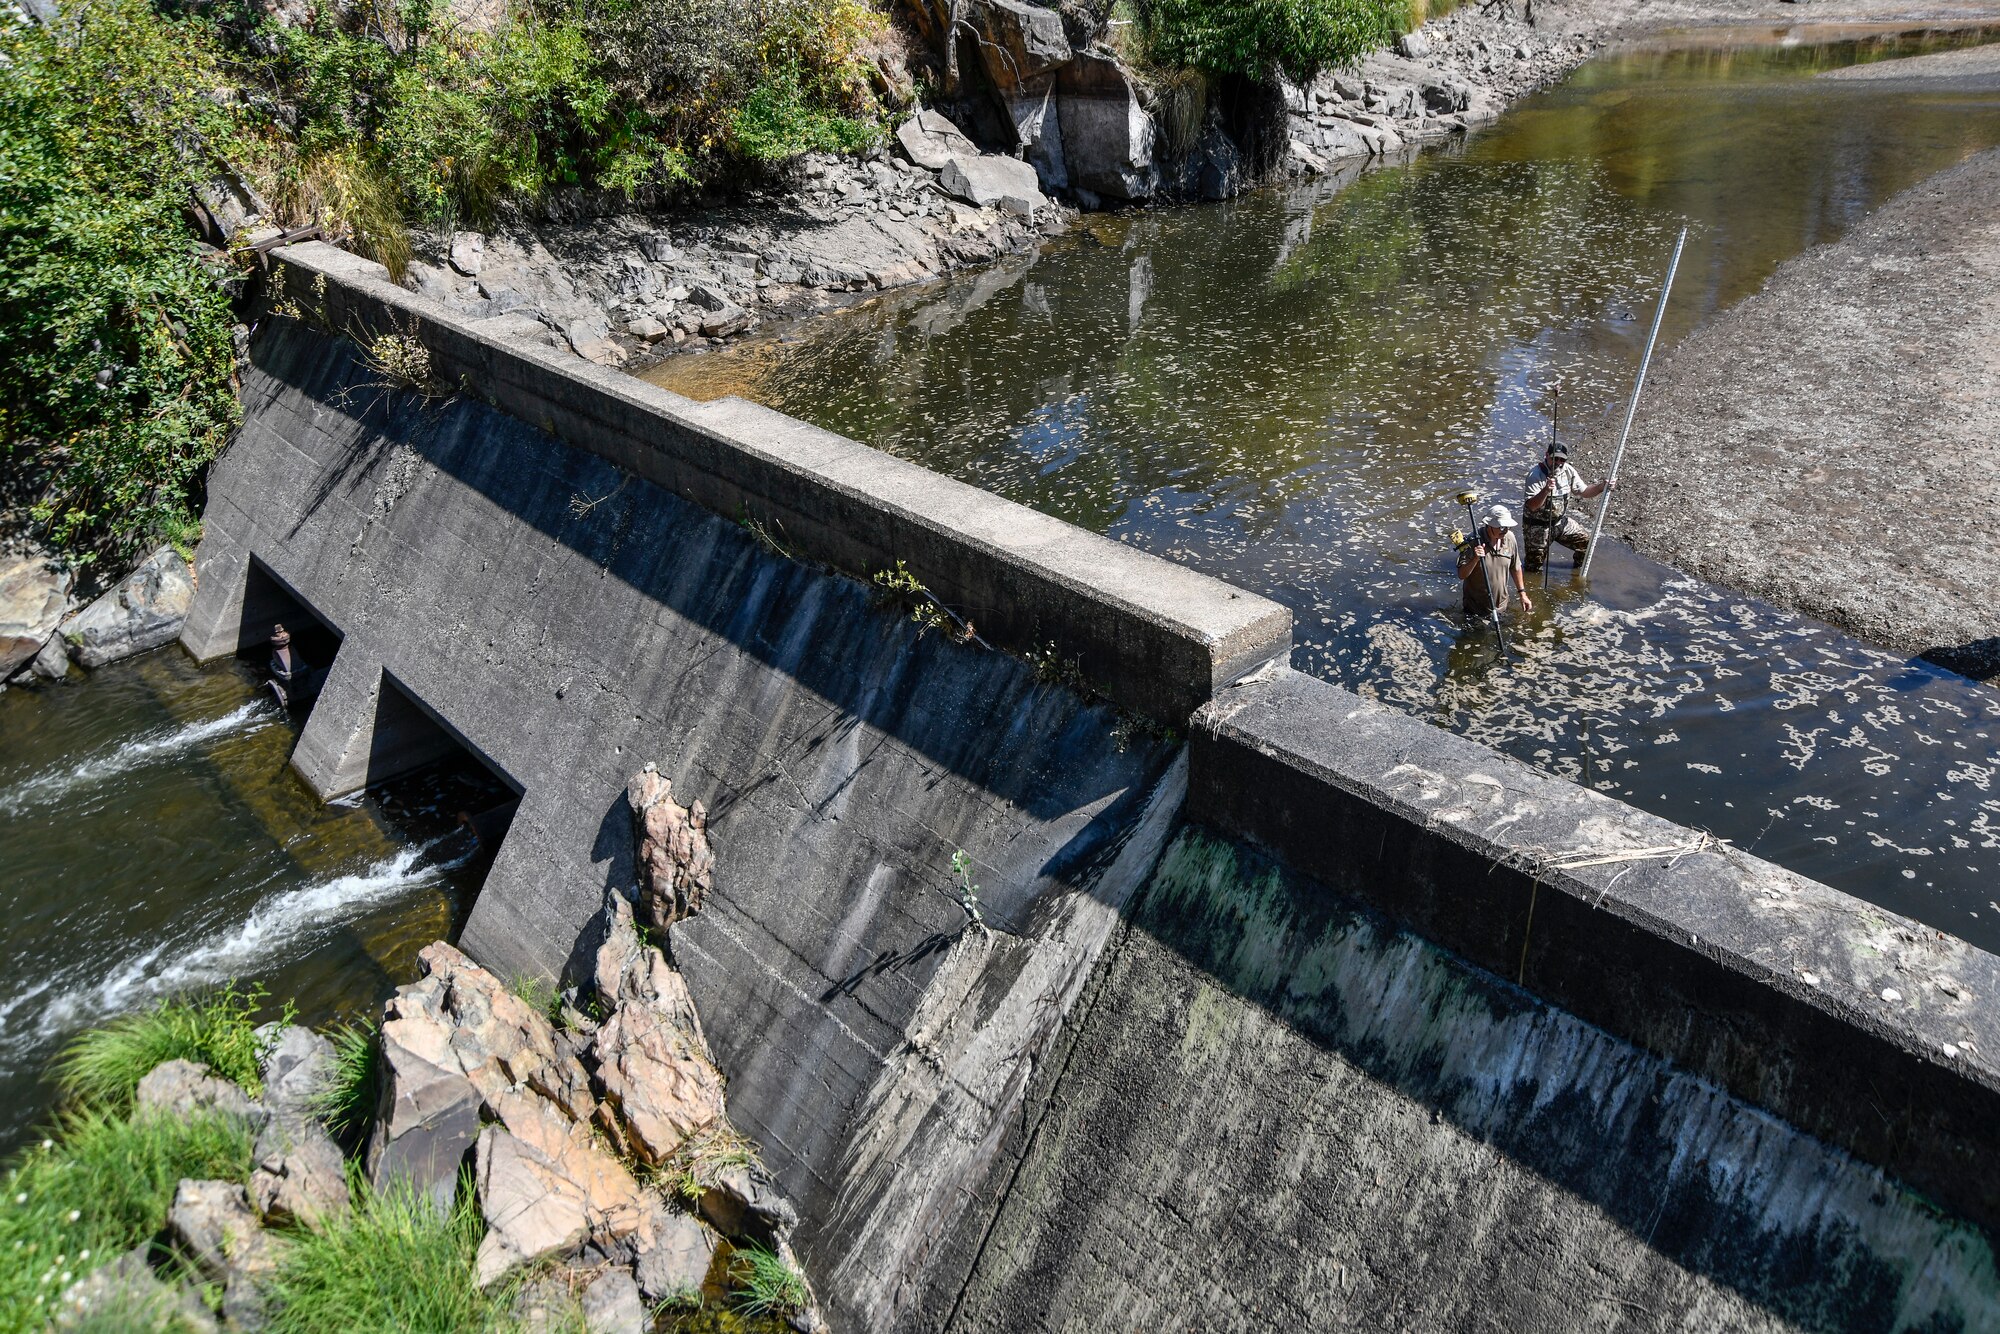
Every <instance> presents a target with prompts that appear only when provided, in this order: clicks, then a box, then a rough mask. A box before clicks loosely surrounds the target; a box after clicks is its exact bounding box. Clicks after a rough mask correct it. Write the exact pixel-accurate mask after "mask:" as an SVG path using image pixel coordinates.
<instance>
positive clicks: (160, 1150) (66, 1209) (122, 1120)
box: [0, 1108, 251, 1331]
mask: <svg viewBox="0 0 2000 1334" xmlns="http://www.w3.org/2000/svg"><path fill="white" fill-rule="evenodd" d="M250 1155H251V1136H250V1132H249V1130H248V1129H247V1128H246V1127H245V1126H243V1125H242V1124H241V1123H240V1122H236V1121H230V1120H227V1119H224V1118H220V1117H212V1116H197V1117H189V1118H181V1117H168V1116H145V1117H138V1118H133V1119H127V1118H126V1117H123V1116H120V1115H118V1114H116V1113H114V1112H111V1111H108V1110H106V1109H103V1108H91V1109H87V1110H83V1111H78V1112H72V1113H70V1114H67V1115H65V1116H64V1117H62V1118H60V1119H59V1120H58V1121H57V1123H56V1125H55V1127H54V1129H53V1132H52V1135H51V1138H50V1139H49V1140H45V1141H44V1142H43V1146H42V1147H40V1148H34V1149H29V1150H28V1151H27V1152H26V1153H24V1154H23V1155H22V1156H21V1157H20V1158H19V1159H18V1160H17V1161H16V1162H15V1164H14V1166H13V1167H12V1168H11V1169H9V1170H8V1172H7V1174H6V1178H5V1182H4V1185H0V1191H4V1195H0V1330H6V1331H13V1330H27V1329H40V1328H43V1327H45V1325H46V1323H47V1321H48V1316H49V1311H50V1309H51V1308H52V1307H53V1306H54V1305H55V1304H56V1301H57V1299H58V1298H59V1297H60V1296H61V1295H62V1292H63V1290H64V1289H65V1288H67V1287H68V1286H69V1285H70V1283H71V1282H73V1281H75V1280H76V1279H78V1278H81V1277H83V1276H84V1275H85V1274H87V1273H89V1272H91V1271H92V1270H94V1269H97V1268H98V1267H100V1266H101V1265H104V1264H107V1263H109V1262H110V1261H112V1260H115V1259H117V1258H118V1256H119V1254H120V1253H121V1252H123V1251H126V1250H129V1249H130V1248H131V1247H133V1246H136V1245H138V1244H139V1243H140V1242H142V1241H145V1240H146V1239H148V1238H149V1237H151V1236H153V1235H154V1234H155V1233H156V1232H158V1231H159V1230H160V1223H161V1220H163V1219H164V1218H166V1216H167V1209H168V1208H169V1207H170V1206H171V1205H172V1203H173V1198H174V1190H175V1188H176V1187H177V1186H179V1184H180V1182H181V1179H182V1178H183V1177H193V1178H195V1179H197V1180H224V1181H232V1180H234V1181H241V1180H243V1179H245V1178H246V1177H248V1176H249V1174H250V1168H251V1162H250Z"/></svg>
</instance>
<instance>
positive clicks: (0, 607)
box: [0, 556, 74, 680]
mask: <svg viewBox="0 0 2000 1334" xmlns="http://www.w3.org/2000/svg"><path fill="white" fill-rule="evenodd" d="M72 582H74V576H73V575H72V574H71V573H70V572H69V571H68V570H63V569H58V568H56V567H55V566H54V565H51V564H50V563H49V562H47V561H45V560H43V559H41V558H40V557H38V556H16V557H12V558H9V559H6V560H4V561H0V680H5V679H6V678H8V677H10V676H12V675H13V674H14V673H15V672H17V671H19V670H20V669H21V668H22V667H24V666H25V665H27V664H28V663H30V662H32V661H34V658H35V655H36V654H37V653H40V652H41V651H42V646H43V645H44V644H46V643H48V642H49V639H50V638H51V637H52V636H53V635H54V634H55V632H56V627H57V626H58V625H60V624H61V623H62V618H63V613H64V612H65V611H67V610H68V609H69V590H70V585H71V584H72Z"/></svg>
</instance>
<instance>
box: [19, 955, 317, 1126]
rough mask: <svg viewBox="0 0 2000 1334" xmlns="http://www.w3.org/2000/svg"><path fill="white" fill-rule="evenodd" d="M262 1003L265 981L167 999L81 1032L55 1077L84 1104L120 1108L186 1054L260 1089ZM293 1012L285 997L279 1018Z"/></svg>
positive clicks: (254, 1093)
mask: <svg viewBox="0 0 2000 1334" xmlns="http://www.w3.org/2000/svg"><path fill="white" fill-rule="evenodd" d="M263 1004H264V989H263V988H262V987H261V986H259V987H248V988H245V989H242V990H238V989H237V987H236V984H235V983H233V982H232V983H230V984H229V985H228V986H226V987H223V988H222V989H221V990H219V991H211V992H207V993H205V994H201V995H192V996H179V997H174V998H171V999H168V1000H163V1001H161V1002H160V1003H159V1004H157V1005H155V1006H154V1007H153V1008H152V1009H150V1010H145V1011H142V1012H140V1013H138V1014H128V1015H125V1016H123V1017H121V1018H118V1019H114V1020H112V1021H111V1022H110V1023H108V1024H106V1025H105V1026H104V1027H102V1028H96V1029H92V1030H91V1031H90V1032H88V1033H84V1034H82V1035H80V1036H79V1037H78V1038H77V1039H76V1040H75V1041H74V1042H72V1043H70V1045H69V1047H68V1049H67V1050H65V1051H64V1052H63V1054H62V1055H61V1056H60V1057H59V1058H58V1059H57V1062H56V1079H57V1082H58V1083H59V1084H60V1085H61V1087H62V1091H63V1092H64V1093H65V1094H66V1095H67V1096H68V1097H69V1098H70V1099H71V1100H72V1101H74V1102H76V1103H78V1104H82V1105H86V1106H99V1107H104V1108H107V1109H109V1110H112V1111H122V1110H124V1109H125V1108H128V1107H130V1106H131V1105H132V1095H133V1093H134V1092H135V1091H136V1090H137V1089H138V1087H139V1081H140V1080H142V1079H144V1078H145V1077H146V1076H147V1075H148V1074H150V1073H151V1072H152V1070H153V1068H154V1067H155V1066H157V1065H159V1064H160V1063H161V1062H163V1061H174V1060H188V1061H198V1062H200V1063H201V1064H202V1065H205V1066H207V1067H208V1068H209V1069H210V1070H212V1071H214V1072H215V1073H216V1074H217V1075H220V1076H221V1077H222V1078H224V1079H227V1080H230V1081H232V1082H234V1083H236V1084H237V1085H239V1086H240V1087H241V1088H242V1089H243V1090H244V1092H246V1093H248V1094H249V1095H250V1096H251V1097H253V1098H255V1097H259V1096H261V1095H262V1094H263V1092H264V1081H263V1074H262V1072H261V1071H260V1069H259V1067H258V1056H259V1055H260V1050H259V1049H260V1046H261V1044H260V1043H259V1041H258V1038H257V1013H258V1011H259V1009H260V1008H261V1007H262V1006H263ZM291 1016H292V1009H291V1007H290V1006H289V1005H287V1006H286V1007H285V1011H284V1013H283V1014H282V1015H281V1016H280V1018H279V1022H280V1023H287V1022H290V1020H291Z"/></svg>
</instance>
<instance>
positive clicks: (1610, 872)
mask: <svg viewBox="0 0 2000 1334" xmlns="http://www.w3.org/2000/svg"><path fill="white" fill-rule="evenodd" d="M1193 736H1194V741H1193V746H1192V755H1191V774H1192V780H1191V788H1190V796H1189V803H1188V813H1189V815H1190V817H1192V818H1194V819H1197V820H1201V821H1205V822H1208V823H1210V824H1212V825H1214V826H1215V827H1217V828H1219V829H1222V830H1226V831H1229V832H1231V833H1235V834H1240V835H1242V836H1244V837H1247V838H1250V839H1252V840H1254V841H1256V842H1258V843H1261V844H1262V845H1264V846H1265V847H1267V848H1270V849H1272V850H1273V851H1275V852H1276V853H1278V854H1279V855H1280V856H1281V857H1283V858H1284V860H1285V861H1286V862H1287V863H1288V864H1290V865H1291V866H1292V867H1294V868H1296V869H1297V870H1299V871H1301V872H1303V873H1304V874H1306V875H1309V876H1312V877H1315V878H1317V879H1318V880H1319V881H1320V882H1322V883H1323V884H1324V885H1325V886H1326V887H1327V888H1328V889H1330V890H1332V891H1333V892H1335V893H1337V894H1340V895H1343V896H1346V897H1348V898H1351V899H1352V900H1355V901H1357V902H1360V903H1364V904H1368V905H1371V906H1373V907H1375V908H1378V909H1380V910H1381V911H1383V912H1385V913H1387V914H1389V915H1390V916H1391V917H1393V918H1395V919H1396V920H1398V921H1401V922H1404V923H1407V924H1408V925H1410V926H1412V927H1414V928H1415V929H1416V930H1417V931H1418V932H1419V933H1421V934H1422V935H1424V936H1426V937H1428V938H1429V939H1431V940H1434V941H1436V942H1438V943H1439V944H1441V945H1443V946H1445V947H1446V948H1447V949H1451V950H1455V951H1457V952H1458V953H1459V954H1461V955H1463V956H1464V957H1465V958H1467V959H1469V960H1471V961H1472V962H1474V963H1476V964H1479V965H1480V966H1482V967H1485V968H1490V969H1492V970H1493V971H1494V972H1495V973H1497V974H1498V975H1500V976H1501V977H1503V978H1506V979H1508V980H1510V981H1518V982H1519V983H1520V984H1521V985H1523V986H1525V987H1527V988H1528V990H1530V991H1532V992H1534V993H1535V994H1536V995H1538V996H1543V997H1546V998H1548V999H1549V1000H1552V1001H1554V1002H1555V1003H1556V1004H1558V1005H1561V1006H1563V1007H1565V1008H1566V1009H1568V1010H1570V1011H1572V1012H1573V1013H1575V1014H1576V1015H1578V1016H1579V1017H1581V1018H1583V1019H1585V1020H1588V1021H1589V1022H1591V1023H1594V1024H1600V1025H1602V1026H1604V1027H1605V1028H1607V1029H1609V1030H1610V1031H1611V1032H1613V1033H1615V1034H1618V1035H1620V1036H1622V1037H1625V1038H1629V1039H1630V1040H1632V1041H1634V1042H1636V1043H1638V1044H1639V1045H1640V1046H1642V1047H1644V1048H1646V1049H1648V1050H1650V1051H1654V1052H1658V1053H1659V1054H1661V1055H1663V1056H1665V1057H1667V1058H1668V1059H1670V1060H1673V1061H1675V1062H1676V1063H1678V1064H1680V1065H1682V1066H1683V1067H1685V1068H1686V1069H1688V1070H1690V1071H1693V1072H1694V1073H1696V1074H1698V1075H1700V1076H1702V1077H1704V1078H1706V1079H1710V1080H1713V1081H1714V1082H1715V1083H1717V1084H1719V1085H1721V1086H1722V1087H1724V1088H1726V1089H1728V1090H1730V1091H1731V1092H1733V1093H1735V1094H1737V1095H1738V1096H1740V1097H1743V1098H1745V1099H1748V1100H1749V1101H1751V1102H1753V1103H1756V1104H1757V1105H1759V1106H1762V1107H1766V1108H1769V1109H1771V1110H1772V1111H1774V1112H1776V1113H1778V1114H1779V1115H1781V1116H1783V1117H1785V1118H1787V1119H1788V1120H1790V1121H1791V1122H1792V1123H1793V1124H1795V1125H1797V1126H1800V1127H1801V1128H1803V1129H1805V1130H1807V1131H1809V1132H1811V1133H1812V1134H1815V1135H1820V1136H1823V1137H1825V1138H1826V1139H1828V1140H1829V1141H1831V1142H1833V1143H1834V1144H1838V1145H1841V1146H1842V1147H1844V1148H1847V1149H1849V1150H1851V1151H1852V1152H1854V1153H1856V1154H1858V1155H1860V1156H1861V1157H1863V1158H1865V1159H1867V1160H1868V1161H1870V1162H1873V1163H1877V1164H1879V1165H1881V1166H1883V1167H1886V1168H1888V1169H1889V1170H1891V1171H1893V1172H1895V1173H1897V1174H1898V1175H1899V1176H1901V1177H1902V1178H1903V1179H1904V1180H1906V1181H1908V1182H1910V1183H1911V1184H1912V1185H1914V1186H1916V1187H1918V1188H1919V1189H1921V1190H1924V1191H1927V1192H1929V1193H1931V1194H1933V1195H1934V1196H1935V1197H1936V1198H1937V1199H1938V1200H1940V1201H1942V1202H1943V1203H1945V1204H1946V1205H1947V1206H1948V1207H1950V1208H1952V1209H1955V1210H1958V1211H1961V1212H1963V1213H1964V1214H1965V1216H1966V1217H1968V1218H1970V1219H1973V1220H1974V1221H1976V1222H1979V1223H1981V1224H1983V1225H1985V1226H1988V1227H1996V1226H2000V1172H1995V1171H1993V1170H1992V1167H1991V1155H1992V1151H1993V1148H1994V1146H1995V1144H1996V1139H2000V1129H1996V1128H2000V1073H1996V1069H1995V1066H1994V1064H1993V1063H1994V1061H1995V1060H1996V1059H2000V959H1995V958H1994V956H1992V955H1990V954H1987V953H1985V952H1984V951H1982V950H1978V949H1975V948H1973V947H1972V946H1970V945H1968V944H1966V943H1965V942H1964V941H1961V940H1958V939H1956V938H1955V937H1951V936H1947V935H1945V934H1944V933H1943V932H1940V931H1937V930H1934V929H1932V928H1930V927H1926V926H1923V925H1922V924H1920V923H1917V922H1914V921H1911V920H1909V919H1908V918H1903V917H1898V916H1896V915H1895V914H1893V913H1890V912H1887V911H1884V910H1883V909H1880V908H1877V907H1875V906H1874V905H1873V904H1869V903H1864V902H1863V901H1861V900H1859V899H1856V898H1853V897H1850V896H1849V895H1846V894H1842V893H1840V892H1839V891H1837V890H1834V889H1831V888H1829V887H1828V886H1826V885H1822V884H1820V883H1818V882H1817V881H1813V880H1807V879H1805V878H1804V877H1802V876H1797V875H1793V874H1791V873H1790V872H1788V871H1785V870H1783V869H1781V868H1779V867H1776V866H1773V865H1771V864H1770V863H1769V862H1765V861H1761V860H1759V859H1758V858H1756V857H1752V856H1749V855H1748V854H1746V853H1743V852H1741V851H1738V850H1737V849H1735V848H1731V847H1728V846H1726V845H1718V844H1713V843H1709V844H1708V845H1707V846H1706V847H1705V848H1703V849H1702V850H1699V851H1697V850H1695V848H1696V846H1697V836H1696V835H1695V834H1694V832H1693V831H1691V830H1688V829H1686V828H1683V827H1681V826H1679V825H1675V824H1672V823H1670V822H1668V821H1665V820H1661V819H1657V818H1655V817H1653V816H1650V815H1646V814H1644V813H1643V812H1640V811H1637V810H1634V809H1633V808H1632V807H1630V806H1627V805H1625V804H1623V803H1622V802H1618V801H1613V800H1611V799H1609V798H1607V797H1604V796H1601V795H1599V794H1598V793H1595V792H1591V791H1588V790H1586V789H1584V788H1580V787H1577V786H1576V785H1575V784H1572V783H1568V782H1565V781H1563V780H1562V779H1559V778H1554V777H1551V776H1550V775H1547V774H1544V773H1541V772H1539V771H1537V770H1534V769H1531V768H1529V767H1528V766H1527V765H1525V764H1521V763H1519V762H1517V761H1514V760H1511V759H1507V758H1505V757H1503V756H1500V755H1496V754H1495V753H1493V752H1492V751H1489V750H1487V749H1485V748H1484V747H1482V746H1478V745H1475V744H1473V743H1472V742H1469V741H1466V740H1464V739H1463V738H1461V737H1457V736H1453V735H1452V734H1450V733H1448V732H1445V731H1443V730H1441V729H1439V728H1435V727H1432V726H1429V725H1428V724H1426V723H1424V722H1422V721H1420V720H1418V719H1415V718H1412V717H1410V716H1409V715H1407V714H1403V713H1399V712H1397V711H1395V710H1393V709H1389V708H1385V707H1383V706H1382V705H1379V704H1375V703H1372V702H1369V701H1366V700H1363V699H1361V698H1359V697H1358V696H1356V695H1353V694H1351V693H1349V692H1348V691H1345V690H1342V689H1340V688H1338V687H1336V686H1333V685H1330V684H1328V683H1326V682H1324V681H1320V680H1317V679H1315V678H1312V677H1307V676H1301V675H1299V674H1298V673H1295V672H1292V671H1289V670H1285V671H1278V672H1274V673H1268V674H1266V675H1265V677H1264V678H1263V679H1260V680H1258V681H1255V682H1249V683H1245V684H1243V685H1240V686H1238V687H1235V688H1232V689H1230V690H1227V691H1225V692H1224V693H1223V695H1222V696H1221V697H1219V698H1218V699H1217V700H1216V702H1215V703H1214V704H1212V705H1210V706H1208V707H1207V708H1205V709H1204V710H1203V711H1202V713H1201V714H1200V715H1199V716H1198V718H1197V720H1196V724H1195V726H1194V729H1193ZM1641 849H1656V850H1660V851H1656V852H1655V853H1654V854H1653V855H1648V856H1642V857H1632V856H1631V855H1630V854H1632V853H1633V852H1634V851H1635V850H1641Z"/></svg>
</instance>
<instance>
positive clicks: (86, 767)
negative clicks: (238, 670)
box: [0, 699, 277, 815]
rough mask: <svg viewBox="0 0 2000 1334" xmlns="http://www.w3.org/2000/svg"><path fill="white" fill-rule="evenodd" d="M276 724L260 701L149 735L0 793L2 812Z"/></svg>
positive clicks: (26, 807)
mask: <svg viewBox="0 0 2000 1334" xmlns="http://www.w3.org/2000/svg"><path fill="white" fill-rule="evenodd" d="M275 721H277V715H276V713H274V712H273V711H272V707H271V705H270V703H269V702H268V701H266V700H261V699H260V700H252V701H251V702H250V703H248V704H245V705H242V706H241V707H239V708H235V709H232V710H230V711H229V712H228V713H225V714H223V715H222V716H221V717H220V718H209V719H206V720H204V721H202V722H198V723H188V724H186V725H184V726H181V727H176V728H168V729H165V730H162V731H157V732H151V733H148V734H147V735H145V736H141V737H137V738H135V739H133V740H131V741H127V742H124V743H122V744H120V745H119V746H117V747H116V748H115V749H113V750H110V751H107V752H105V753H104V754H101V755H93V756H91V757H90V758H89V759H87V760H83V761H81V762H80V763H78V764H75V765H72V766H71V767H70V768H68V769H59V770H58V769H51V770H46V771H44V772H42V773H39V774H36V775H35V776H34V777H32V778H28V779H24V780H23V781H21V782H19V783H16V784H14V785H13V786H12V787H10V788H7V789H5V790H4V791H0V812H4V813H6V814H8V815H20V814H22V813H23V812H25V811H30V810H33V809H35V808H36V807H39V806H52V805H54V804H55V803H56V802H59V801H61V800H62V799H63V798H65V797H67V796H69V795H70V794H71V793H74V792H78V791H81V790H83V789H85V788H90V787H95V786H96V785H97V784H99V783H101V782H103V781H104V780H105V779H107V778H111V777H114V776H116V775H118V774H121V773H124V772H125V771H126V770H128V769H133V768H137V767H138V766H140V765H142V764H156V763H158V762H160V761H161V760H169V759H173V758H174V757H176V756H179V755H184V754H186V753H187V752H188V751H190V750H193V749H194V748H195V747H197V746H200V745H202V744H203V743H205V742H209V741H213V740H215V739H217V738H218V737H225V736H230V735H232V734H234V733H237V732H251V731H256V730H257V729H259V728H262V727H267V726H269V725H270V724H271V723H273V722H275Z"/></svg>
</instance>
